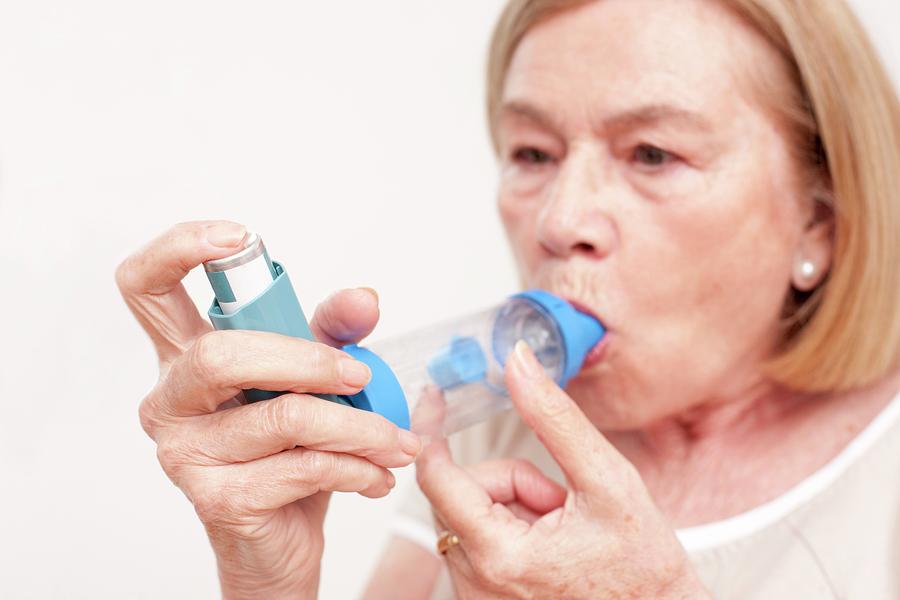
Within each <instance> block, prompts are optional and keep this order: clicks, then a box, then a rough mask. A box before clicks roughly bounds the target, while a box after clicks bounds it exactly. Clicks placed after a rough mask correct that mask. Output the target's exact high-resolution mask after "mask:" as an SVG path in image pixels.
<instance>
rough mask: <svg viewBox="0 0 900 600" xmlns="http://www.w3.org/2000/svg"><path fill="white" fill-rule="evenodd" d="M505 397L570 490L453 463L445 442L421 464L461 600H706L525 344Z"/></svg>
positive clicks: (490, 467) (624, 473)
mask: <svg viewBox="0 0 900 600" xmlns="http://www.w3.org/2000/svg"><path fill="white" fill-rule="evenodd" d="M505 375H506V384H507V388H508V389H509V392H510V396H511V398H512V400H513V402H514V404H515V406H516V409H517V410H518V412H519V413H520V414H521V416H522V418H523V420H524V421H525V423H526V424H527V425H528V426H529V427H530V428H531V429H532V430H534V432H535V433H536V434H537V436H538V438H539V439H540V441H541V443H543V444H544V446H546V447H547V449H548V450H549V451H550V453H551V454H552V455H553V457H554V459H555V460H556V462H557V463H559V466H560V467H561V468H562V470H563V472H564V473H565V475H566V479H567V482H568V490H566V489H564V488H563V487H561V486H560V485H558V484H557V483H556V482H554V481H552V480H551V479H549V478H547V477H546V476H545V475H543V474H542V473H540V471H538V470H537V468H535V467H534V466H533V465H531V463H528V462H526V461H520V460H509V461H496V462H491V463H483V464H482V465H479V466H477V467H475V468H474V469H471V470H468V471H467V470H465V469H463V468H462V467H460V466H458V465H456V464H455V463H454V462H453V460H452V458H451V457H450V453H449V450H448V448H447V444H446V441H440V442H433V443H432V444H431V445H430V446H429V447H428V448H426V450H425V451H423V453H422V454H421V455H420V456H419V459H418V461H417V462H416V469H417V478H418V481H419V485H420V486H421V488H422V491H423V492H424V493H425V494H426V495H427V496H428V498H429V500H430V501H431V505H432V507H433V508H434V511H435V518H436V520H437V523H438V527H439V528H441V529H447V530H449V531H450V532H452V533H453V534H455V535H456V536H457V539H458V540H459V544H458V545H454V546H452V547H450V548H449V550H448V551H447V553H446V555H445V558H446V559H447V564H448V566H449V569H450V574H451V577H452V579H453V584H454V586H455V588H456V593H457V595H458V597H460V598H486V597H494V598H710V597H711V596H710V595H709V593H708V592H707V591H706V590H705V589H704V588H703V585H702V583H701V582H700V580H699V577H698V576H697V574H696V573H695V572H694V571H693V568H692V566H691V564H690V561H689V560H688V557H687V554H686V553H685V551H684V549H683V548H682V547H681V545H680V544H679V542H678V539H677V538H676V537H675V534H674V532H673V531H672V528H671V527H670V526H669V525H668V523H667V522H666V520H665V518H664V517H663V516H662V514H661V513H660V511H659V510H658V509H657V508H656V506H655V505H654V503H653V501H652V500H651V498H650V496H649V494H648V492H647V490H646V488H645V487H644V484H643V482H642V481H641V478H640V475H638V473H637V470H636V469H635V468H634V467H633V466H632V465H631V463H629V462H628V461H627V460H625V458H624V457H623V456H622V455H620V454H619V453H618V452H617V451H616V450H615V448H613V447H612V446H611V445H610V444H609V442H608V441H607V440H606V439H605V438H604V437H603V435H602V434H601V433H600V432H599V431H598V430H597V428H596V427H595V426H594V425H593V424H592V423H591V422H590V421H589V420H588V419H587V417H586V416H585V415H584V413H582V412H581V410H580V409H579V408H578V406H577V405H576V404H575V402H574V401H573V400H572V399H571V398H570V397H569V396H568V395H567V394H566V393H565V392H563V391H562V390H561V389H560V388H559V387H558V386H557V385H556V384H555V383H554V382H553V381H552V380H551V379H549V378H548V377H547V376H546V375H545V373H544V370H543V368H542V367H541V366H540V364H539V363H538V362H537V360H536V359H535V358H534V355H533V354H532V352H531V351H530V350H529V349H528V346H527V345H525V344H524V343H523V342H520V343H519V344H517V345H516V351H515V352H514V353H512V354H511V355H510V358H509V360H508V361H507V366H506V374H505Z"/></svg>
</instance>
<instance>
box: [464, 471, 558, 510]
mask: <svg viewBox="0 0 900 600" xmlns="http://www.w3.org/2000/svg"><path fill="white" fill-rule="evenodd" d="M469 472H470V473H471V475H472V477H473V478H474V479H475V480H476V481H477V482H478V483H479V484H481V486H482V487H484V489H485V490H486V491H487V493H488V495H489V496H490V497H491V500H493V501H494V502H499V503H501V504H512V503H516V504H520V505H521V506H523V507H525V508H527V509H528V510H529V511H531V512H533V513H535V514H536V515H539V516H540V515H545V514H547V513H548V512H550V511H551V510H555V509H557V508H559V507H561V506H562V505H563V504H564V503H565V501H566V495H567V492H566V488H564V487H563V486H561V485H560V484H558V483H557V482H555V481H553V480H552V479H550V478H549V477H547V476H546V475H544V474H543V473H541V471H540V470H539V469H538V468H537V467H535V466H534V465H533V464H532V463H530V462H528V461H527V460H522V459H503V460H493V461H487V462H483V463H480V464H478V465H475V466H474V467H471V468H470V469H469Z"/></svg>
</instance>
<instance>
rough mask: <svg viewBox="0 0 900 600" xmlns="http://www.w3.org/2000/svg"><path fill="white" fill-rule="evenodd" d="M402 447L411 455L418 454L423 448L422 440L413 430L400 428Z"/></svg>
mask: <svg viewBox="0 0 900 600" xmlns="http://www.w3.org/2000/svg"><path fill="white" fill-rule="evenodd" d="M400 447H401V448H402V449H403V451H404V452H406V453H407V454H409V455H410V456H418V454H419V452H420V451H421V450H422V440H420V439H419V436H417V435H416V434H414V433H413V432H412V431H407V430H406V429H401V430H400Z"/></svg>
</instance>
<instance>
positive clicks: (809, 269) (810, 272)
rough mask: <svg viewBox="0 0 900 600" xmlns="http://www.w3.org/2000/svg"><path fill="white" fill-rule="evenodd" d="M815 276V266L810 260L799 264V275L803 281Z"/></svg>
mask: <svg viewBox="0 0 900 600" xmlns="http://www.w3.org/2000/svg"><path fill="white" fill-rule="evenodd" d="M815 274H816V265H815V263H813V261H811V260H804V261H803V262H802V263H801V264H800V275H801V276H802V277H803V279H812V278H813V276H814V275H815Z"/></svg>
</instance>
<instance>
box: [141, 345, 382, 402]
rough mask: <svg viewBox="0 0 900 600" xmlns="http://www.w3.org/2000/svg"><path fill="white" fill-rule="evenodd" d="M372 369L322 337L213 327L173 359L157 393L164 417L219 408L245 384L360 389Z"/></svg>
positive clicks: (312, 389)
mask: <svg viewBox="0 0 900 600" xmlns="http://www.w3.org/2000/svg"><path fill="white" fill-rule="evenodd" d="M370 378H371V372H370V371H369V368H368V367H367V366H366V365H365V364H363V363H361V362H359V361H357V360H355V359H353V358H352V357H350V356H349V355H348V354H347V353H346V352H342V351H340V350H337V349H336V348H331V347H329V346H326V345H324V344H320V343H318V342H311V341H309V340H304V339H300V338H294V337H290V336H283V335H278V334H275V333H268V332H261V331H238V330H234V331H211V332H209V333H207V334H205V335H203V336H202V337H200V338H198V339H197V341H196V342H195V343H194V345H192V346H191V347H190V348H189V349H188V350H187V351H186V352H184V353H183V354H182V355H181V356H179V357H178V359H176V360H175V362H174V363H173V364H172V368H171V370H170V372H169V373H168V375H167V377H166V378H165V380H164V381H163V383H162V384H161V386H160V390H159V391H158V392H157V393H156V394H155V395H154V396H155V401H156V408H157V409H158V410H159V412H160V414H161V415H162V416H169V417H183V416H193V415H199V414H206V413H211V412H213V411H215V409H216V407H218V406H219V405H220V404H221V403H223V402H225V401H226V400H228V399H229V398H232V397H233V396H235V395H236V394H237V393H238V392H239V391H241V390H245V389H254V388H255V389H263V390H271V391H283V392H295V393H305V392H314V393H331V394H342V395H346V394H355V393H357V392H358V391H359V390H360V389H362V387H363V386H364V385H366V384H367V383H368V381H369V379H370Z"/></svg>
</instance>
